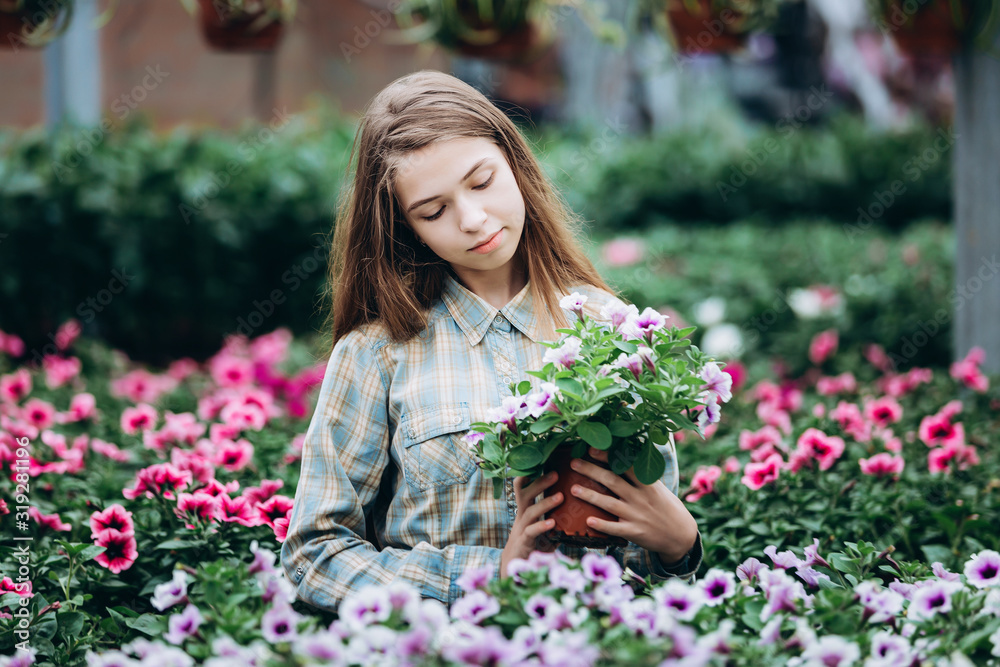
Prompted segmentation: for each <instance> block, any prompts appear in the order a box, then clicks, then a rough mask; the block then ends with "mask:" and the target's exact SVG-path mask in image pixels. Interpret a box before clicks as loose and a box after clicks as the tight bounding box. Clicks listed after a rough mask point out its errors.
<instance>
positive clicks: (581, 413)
mask: <svg viewBox="0 0 1000 667" xmlns="http://www.w3.org/2000/svg"><path fill="white" fill-rule="evenodd" d="M603 407H604V404H603V403H594V404H593V405H591V406H590V407H589V408H585V409H583V410H577V411H575V412H574V413H573V414H574V415H576V416H577V417H589V416H590V415H592V414H594V413H595V412H597V411H598V410H600V409H601V408H603Z"/></svg>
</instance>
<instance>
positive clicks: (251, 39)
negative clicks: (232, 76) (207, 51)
mask: <svg viewBox="0 0 1000 667" xmlns="http://www.w3.org/2000/svg"><path fill="white" fill-rule="evenodd" d="M198 2H199V5H200V9H201V11H200V12H199V14H200V16H201V31H202V34H203V35H204V37H205V41H206V42H208V44H209V46H211V47H212V48H213V49H216V50H218V51H237V52H240V51H274V50H275V49H276V48H277V47H278V42H279V41H280V39H281V36H282V34H284V31H285V24H284V23H282V22H281V21H279V20H276V19H275V18H274V17H268V16H267V10H266V8H265V9H261V10H260V11H257V12H253V13H241V14H235V13H231V14H227V12H226V9H227V8H228V4H227V3H225V2H223V1H222V0H198Z"/></svg>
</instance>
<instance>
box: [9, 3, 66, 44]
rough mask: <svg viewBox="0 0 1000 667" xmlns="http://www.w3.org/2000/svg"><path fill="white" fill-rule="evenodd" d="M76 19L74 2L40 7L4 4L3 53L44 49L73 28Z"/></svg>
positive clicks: (34, 4) (33, 4)
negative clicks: (24, 49) (73, 20)
mask: <svg viewBox="0 0 1000 667" xmlns="http://www.w3.org/2000/svg"><path fill="white" fill-rule="evenodd" d="M72 17H73V3H72V2H71V1H70V0H53V1H52V2H49V3H39V2H37V0H25V2H22V3H21V5H20V7H18V3H17V1H16V0H0V49H6V50H11V51H17V50H18V49H21V48H27V49H40V48H42V47H44V46H45V45H47V44H48V43H49V42H51V41H52V40H54V39H56V38H57V37H59V36H60V35H62V34H63V33H64V32H66V29H67V28H69V24H70V21H71V20H72Z"/></svg>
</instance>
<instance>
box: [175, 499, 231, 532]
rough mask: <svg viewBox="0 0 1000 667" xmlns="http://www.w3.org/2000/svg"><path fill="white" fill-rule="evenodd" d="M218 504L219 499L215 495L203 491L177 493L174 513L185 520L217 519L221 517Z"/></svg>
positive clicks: (192, 526)
mask: <svg viewBox="0 0 1000 667" xmlns="http://www.w3.org/2000/svg"><path fill="white" fill-rule="evenodd" d="M219 505H220V502H219V499H218V498H216V497H215V496H210V495H208V494H205V493H179V494H177V508H176V509H175V510H174V513H175V514H176V515H177V517H178V518H180V519H185V520H187V521H193V520H199V521H209V522H211V521H218V520H219V519H221V518H222V515H221V512H220V511H219ZM185 525H186V526H187V527H188V528H194V525H193V524H190V523H188V524H185Z"/></svg>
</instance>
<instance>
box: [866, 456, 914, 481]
mask: <svg viewBox="0 0 1000 667" xmlns="http://www.w3.org/2000/svg"><path fill="white" fill-rule="evenodd" d="M858 464H859V465H860V466H861V472H862V473H864V474H865V475H873V476H875V477H886V476H888V475H894V476H895V477H896V479H899V474H900V473H901V472H903V466H904V465H905V462H904V461H903V457H902V456H893V455H892V454H889V453H888V452H881V453H879V454H876V455H875V456H872V457H871V458H867V459H858Z"/></svg>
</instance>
